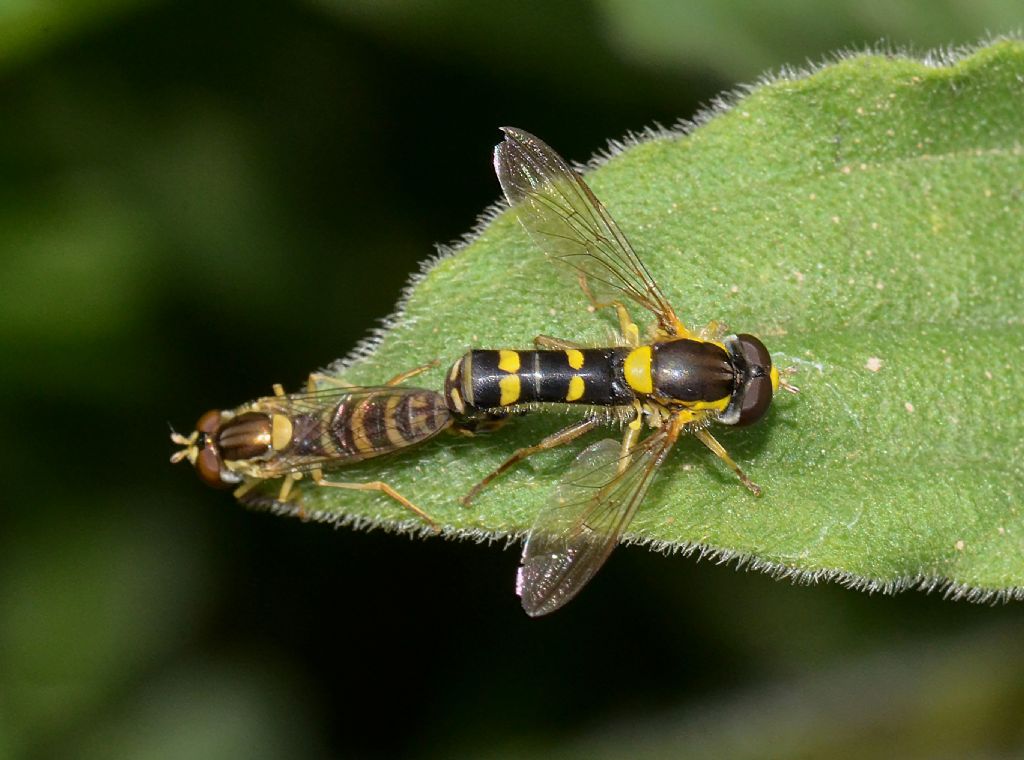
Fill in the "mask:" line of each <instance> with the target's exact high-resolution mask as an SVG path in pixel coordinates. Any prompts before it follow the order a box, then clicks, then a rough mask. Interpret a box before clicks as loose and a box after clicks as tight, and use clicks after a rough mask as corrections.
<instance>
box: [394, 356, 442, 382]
mask: <svg viewBox="0 0 1024 760" xmlns="http://www.w3.org/2000/svg"><path fill="white" fill-rule="evenodd" d="M440 363H441V360H440V359H434V360H433V361H432V362H428V363H426V364H421V365H420V366H419V367H413V368H412V369H410V370H408V371H406V372H401V373H399V374H397V375H395V376H394V377H393V378H391V379H390V380H388V381H387V382H386V383H384V385H400V384H402V383H404V382H405V381H406V380H408V379H409V378H410V377H416V375H419V374H422V373H423V372H426V371H427V370H428V369H433V368H434V367H436V366H437V365H438V364H440Z"/></svg>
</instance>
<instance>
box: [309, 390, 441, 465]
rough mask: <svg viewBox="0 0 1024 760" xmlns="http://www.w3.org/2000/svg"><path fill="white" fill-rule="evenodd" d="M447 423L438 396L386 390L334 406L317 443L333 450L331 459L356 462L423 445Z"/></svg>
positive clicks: (419, 392)
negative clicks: (418, 444) (422, 443)
mask: <svg viewBox="0 0 1024 760" xmlns="http://www.w3.org/2000/svg"><path fill="white" fill-rule="evenodd" d="M450 421H451V415H450V414H449V413H448V409H447V407H446V406H445V404H444V399H443V398H442V397H441V395H440V394H438V393H434V392H433V391H426V390H419V389H408V390H406V389H400V388H395V389H393V390H392V389H388V390H386V391H380V392H377V393H374V394H371V395H367V396H362V397H359V396H353V397H351V398H348V399H346V400H344V401H342V402H341V403H340V404H338V406H337V407H336V408H335V409H334V411H333V412H332V413H331V414H330V415H329V419H328V420H325V422H326V425H325V427H324V432H323V433H322V434H321V436H320V442H321V444H322V445H325V446H327V447H329V448H333V452H332V453H333V456H335V457H338V458H339V459H343V460H347V461H358V460H361V459H369V458H370V457H376V456H381V455H383V454H389V453H391V452H392V451H397V450H398V449H403V448H405V447H407V446H412V445H414V444H417V443H420V442H421V441H425V440H427V439H428V438H431V437H433V436H434V435H436V434H437V433H439V432H440V431H442V430H444V429H445V428H446V427H448V425H449V423H450ZM296 444H298V440H296Z"/></svg>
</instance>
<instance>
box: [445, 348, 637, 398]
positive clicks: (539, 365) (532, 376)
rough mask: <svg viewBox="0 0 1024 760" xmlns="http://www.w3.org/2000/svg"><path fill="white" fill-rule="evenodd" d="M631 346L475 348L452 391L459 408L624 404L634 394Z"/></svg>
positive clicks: (454, 377) (454, 376)
mask: <svg viewBox="0 0 1024 760" xmlns="http://www.w3.org/2000/svg"><path fill="white" fill-rule="evenodd" d="M628 353H629V349H626V348H581V349H567V350H564V351H556V350H550V351H510V350H498V351H487V350H478V351H470V352H469V353H468V354H466V355H465V356H464V357H463V358H462V359H460V360H459V362H457V363H456V365H455V366H454V367H453V368H452V372H451V373H450V374H449V382H448V387H447V388H446V393H447V395H448V399H449V405H450V406H453V404H454V406H453V408H454V409H455V410H456V411H459V409H458V405H457V402H459V401H461V402H462V405H463V407H464V410H473V409H477V410H480V409H499V408H501V407H507V406H514V405H517V404H534V403H558V404H586V405H592V406H622V405H627V404H631V403H632V402H633V399H634V394H633V392H632V391H631V390H630V389H629V386H628V385H627V384H626V382H625V380H624V378H623V370H622V367H623V363H624V362H625V359H626V356H627V355H628Z"/></svg>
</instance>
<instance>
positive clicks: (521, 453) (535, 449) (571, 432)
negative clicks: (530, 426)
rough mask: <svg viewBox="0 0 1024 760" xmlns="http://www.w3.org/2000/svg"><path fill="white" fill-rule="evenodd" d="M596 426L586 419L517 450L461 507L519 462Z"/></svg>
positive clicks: (475, 487) (478, 485)
mask: <svg viewBox="0 0 1024 760" xmlns="http://www.w3.org/2000/svg"><path fill="white" fill-rule="evenodd" d="M597 424H598V420H596V419H594V418H592V417H591V418H587V419H585V420H580V421H579V422H575V423H573V424H572V425H570V426H569V427H567V428H563V429H562V430H559V431H558V432H557V433H552V434H551V435H549V436H548V437H546V438H544V439H543V440H542V441H540V443H537V444H534V445H533V446H527V447H526V448H522V449H519V450H518V451H516V452H515V453H514V454H512V456H510V457H509V458H508V459H506V460H505V461H504V462H502V463H501V464H500V465H499V466H498V468H497V469H496V470H494V471H493V472H491V473H490V474H489V475H488V476H487V477H485V478H484V479H483V480H481V481H480V482H479V483H477V484H476V485H475V486H473V487H472V488H471V489H470V491H469V493H467V494H466V495H465V496H463V497H462V505H463V506H465V507H468V506H469V504H470V502H471V501H473V499H475V498H476V496H477V494H479V493H480V492H481V491H482V490H483V489H484V488H486V487H487V485H488V484H489V483H490V482H491V481H492V480H494V479H495V478H496V477H498V476H499V475H501V474H502V473H503V472H506V471H507V470H509V469H511V468H512V467H514V466H515V465H516V464H518V463H519V462H521V461H523V460H524V459H526V458H528V457H531V456H533V455H534V454H537V453H539V452H541V451H547V450H548V449H554V448H558V447H559V446H562V445H564V444H566V443H569V442H570V441H573V440H575V439H577V438H579V437H580V436H581V435H583V434H584V433H586V432H588V431H589V430H592V429H593V428H595V427H597Z"/></svg>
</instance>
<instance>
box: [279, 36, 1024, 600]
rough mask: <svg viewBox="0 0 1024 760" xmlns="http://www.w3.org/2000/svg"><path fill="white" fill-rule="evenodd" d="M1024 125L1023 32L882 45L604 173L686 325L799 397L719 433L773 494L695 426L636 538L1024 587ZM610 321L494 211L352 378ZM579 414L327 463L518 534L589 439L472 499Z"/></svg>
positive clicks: (329, 497) (365, 507)
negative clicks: (729, 462) (969, 44)
mask: <svg viewBox="0 0 1024 760" xmlns="http://www.w3.org/2000/svg"><path fill="white" fill-rule="evenodd" d="M521 126H524V127H526V128H529V125H521ZM498 137H499V135H498V132H497V130H496V131H495V139H496V140H497V138H498ZM409 139H410V140H414V139H415V134H412V133H410V135H409ZM1022 144H1024V44H1022V43H1021V42H1019V41H1001V42H997V43H994V44H992V45H990V46H988V47H986V48H983V49H980V50H978V51H976V52H975V53H973V54H971V55H970V56H968V57H965V58H963V59H961V60H957V61H953V62H950V61H946V62H943V63H941V64H940V63H937V62H935V61H931V62H921V61H916V60H909V59H906V58H900V57H884V56H877V55H864V56H857V57H852V58H849V59H847V60H843V61H841V62H839V63H836V64H834V65H830V66H827V67H825V68H822V69H821V70H819V71H817V72H815V73H813V74H810V75H806V76H803V77H800V78H797V79H792V80H781V81H775V82H771V83H768V84H764V85H761V86H758V87H756V88H754V89H752V90H751V91H750V92H749V93H748V94H746V95H744V96H743V97H741V98H739V99H737V100H736V101H735V102H734V103H733V104H732V106H731V107H730V108H728V109H723V110H720V111H719V112H716V113H714V114H712V115H710V116H709V117H708V118H706V119H704V120H703V123H702V124H701V125H700V126H699V127H697V128H695V129H693V130H692V131H690V132H689V133H688V134H682V133H671V134H669V133H664V134H661V133H659V134H656V135H649V136H644V137H643V138H642V139H641V140H640V141H636V142H635V144H634V141H631V144H630V146H629V147H627V148H625V149H623V150H616V151H614V152H615V153H616V155H615V156H614V157H612V158H610V159H608V160H607V161H603V162H601V165H600V166H599V167H597V168H595V169H593V171H590V172H588V174H587V179H588V182H589V183H590V184H591V186H592V187H593V189H594V191H595V192H596V193H597V195H598V197H600V198H601V199H602V200H604V202H605V203H606V205H607V206H608V208H609V210H610V211H611V213H612V214H613V215H614V216H615V217H616V219H617V220H618V222H619V224H620V226H621V227H622V229H623V231H624V232H625V233H626V234H627V235H628V236H629V237H630V238H631V240H632V242H633V244H634V246H635V247H636V249H637V251H638V252H639V254H640V255H641V257H642V258H644V260H645V262H646V263H647V265H648V267H649V269H650V270H651V272H652V273H653V275H654V276H655V278H656V279H657V280H658V281H659V282H660V283H661V285H662V287H663V288H664V289H665V291H666V293H667V294H668V296H669V298H670V299H671V300H672V302H673V303H674V304H676V305H677V310H678V311H679V313H680V315H681V316H682V317H683V318H684V320H687V321H688V322H689V323H690V324H692V325H702V324H704V323H706V322H708V321H710V320H712V319H715V320H722V321H724V322H725V323H727V324H728V325H729V326H730V327H731V328H733V329H735V330H737V331H743V332H752V333H755V334H758V335H760V336H761V337H762V338H763V339H764V340H765V342H766V343H767V345H768V347H769V348H770V349H771V350H772V352H773V354H774V355H775V357H776V361H777V362H778V363H779V364H780V365H782V366H785V365H792V366H794V367H795V368H797V370H798V375H797V376H796V378H795V380H794V382H796V383H797V384H799V385H800V386H801V389H802V392H801V393H800V395H799V396H796V397H793V396H789V395H788V394H781V396H780V397H779V398H778V399H777V402H776V404H775V405H774V406H773V409H772V410H771V412H770V413H769V414H768V415H767V417H766V418H765V420H763V421H762V422H761V423H759V424H758V425H757V426H755V427H753V428H750V429H744V430H726V429H723V428H721V427H719V428H716V434H717V435H719V437H720V440H721V441H722V442H723V444H724V445H725V446H726V448H727V449H728V450H729V451H730V452H731V453H732V455H733V456H734V458H735V459H736V460H737V461H738V462H739V464H740V465H741V466H742V467H743V468H744V469H746V471H747V472H748V474H749V475H750V476H751V477H752V478H753V479H754V480H755V481H756V482H758V483H759V484H760V485H761V486H762V487H763V488H764V492H765V493H764V496H763V497H762V498H760V499H758V498H754V497H753V496H752V495H751V494H750V493H748V492H747V490H746V489H745V488H743V487H742V486H741V485H740V484H739V483H738V482H737V481H736V479H735V478H734V477H733V476H732V475H731V474H730V473H729V472H728V471H727V470H725V469H724V468H723V467H722V466H721V464H720V463H719V462H718V461H717V460H715V458H714V457H712V456H711V455H709V453H708V452H707V451H705V450H703V449H702V447H701V446H700V445H699V444H698V443H697V442H696V441H693V440H689V439H687V440H684V441H681V442H680V444H679V445H678V446H677V447H676V450H675V451H674V452H673V453H672V455H671V456H670V457H669V458H668V460H667V461H666V462H665V464H664V465H663V466H662V472H661V474H660V476H659V479H658V481H657V482H656V483H655V484H654V486H653V487H652V488H651V490H650V492H649V493H648V494H647V497H646V500H645V502H644V504H643V505H642V506H641V508H640V510H639V513H638V514H637V517H636V519H635V520H634V522H633V524H632V526H631V527H630V533H629V534H628V536H627V540H628V541H632V542H640V543H645V544H649V545H651V546H653V547H655V548H658V549H664V550H683V551H693V550H696V551H699V552H700V553H702V554H703V553H712V554H713V555H715V556H717V557H720V558H737V559H739V560H740V561H744V560H745V561H748V562H749V564H750V566H752V567H755V568H758V569H764V570H767V571H769V572H772V573H774V574H778V575H781V576H788V577H792V578H795V579H799V580H812V579H821V578H837V579H840V580H841V582H843V583H846V584H848V585H850V586H856V587H858V588H865V589H871V590H876V589H882V590H895V589H899V588H903V587H906V586H923V587H926V588H941V589H945V590H946V591H947V593H950V594H952V595H954V596H966V597H969V598H973V599H983V598H991V597H993V596H994V595H997V596H1000V597H1005V596H1009V595H1013V596H1019V595H1020V593H1021V590H1020V587H1021V586H1022V585H1024V519H1022V516H1021V496H1022V494H1024V469H1022V465H1021V462H1022V461H1024V435H1022V434H1021V432H1022V422H1021V419H1022V407H1024V403H1022V401H1021V399H1022V397H1024V380H1022V373H1021V372H1020V370H1019V368H1020V367H1021V366H1024V329H1022V326H1021V324H1022V302H1021V294H1022V293H1024V282H1022V280H1024V274H1022V269H1021V264H1020V246H1021V245H1022V243H1021V241H1024V147H1022ZM555 147H556V148H557V146H555ZM466 160H467V163H468V162H472V161H488V160H490V157H489V156H477V157H473V156H467V158H466ZM339 297H344V295H343V294H339ZM634 316H635V317H637V318H643V319H644V320H646V319H647V315H642V314H635V315H634ZM613 327H614V319H613V315H611V314H605V313H598V314H593V313H589V312H588V311H587V310H586V309H585V308H584V301H583V298H582V297H581V294H580V292H579V290H578V289H577V288H575V287H574V286H572V285H571V284H569V283H568V282H567V281H566V280H565V279H564V278H562V277H559V276H555V272H554V270H553V268H552V267H551V265H550V264H549V263H547V261H546V260H545V258H544V257H543V256H542V255H541V253H540V252H539V251H538V250H536V249H535V248H534V247H533V246H532V244H531V243H530V241H529V240H528V238H527V236H526V234H525V233H524V232H523V230H522V229H521V228H520V227H519V226H518V225H517V224H516V222H515V219H514V218H513V216H512V214H510V213H501V214H498V215H497V216H496V217H495V218H494V219H493V221H490V222H489V223H487V224H486V225H484V226H483V227H482V228H481V229H480V230H479V234H476V235H475V237H474V239H473V240H472V242H470V243H468V244H467V245H465V246H462V247H461V249H460V250H458V252H456V253H454V254H453V255H449V256H444V257H442V258H440V259H439V260H438V261H436V262H435V263H434V264H432V265H431V266H430V267H429V271H428V272H427V273H426V274H425V276H423V277H422V278H421V279H420V280H419V281H418V282H417V283H416V284H415V286H414V287H413V288H411V290H410V292H409V295H408V299H407V301H406V303H405V305H404V308H403V311H402V314H401V315H400V316H399V317H397V318H396V319H395V321H394V323H393V324H392V325H391V326H390V327H389V328H388V329H387V330H386V331H385V333H384V335H383V337H382V340H381V341H380V343H379V345H377V346H376V347H375V348H373V349H372V350H370V351H368V352H366V355H363V356H361V357H359V358H358V359H356V360H355V361H354V362H352V363H351V365H350V366H349V367H347V368H346V369H344V370H343V371H342V372H341V374H342V375H343V377H344V378H345V379H346V380H347V381H349V382H353V383H361V384H374V383H378V384H379V383H381V382H383V381H384V380H385V379H386V378H388V377H390V376H392V375H394V374H396V373H397V372H399V371H401V370H403V369H407V368H409V367H411V366H415V365H418V364H422V363H424V362H427V361H429V360H431V359H434V358H440V359H442V360H443V361H442V366H441V367H439V368H438V369H437V370H433V371H431V372H429V373H427V374H424V375H422V376H421V377H419V378H417V379H416V380H415V381H413V382H412V384H415V385H421V386H423V387H427V388H437V389H440V387H441V386H442V383H443V377H444V371H445V369H446V368H447V366H448V365H449V364H450V362H452V361H454V360H455V359H456V358H457V357H458V356H459V355H460V354H461V353H462V352H463V351H465V350H466V349H468V348H470V347H471V346H472V347H481V348H487V347H490V348H498V347H529V346H530V345H531V342H532V338H533V336H534V335H536V334H538V333H546V334H550V335H556V336H559V337H565V338H570V339H574V340H577V341H581V342H588V343H593V344H601V343H604V342H607V341H608V340H609V336H610V335H611V333H612V329H613ZM568 419H571V418H567V417H566V416H565V415H564V414H562V413H561V412H558V413H546V414H545V413H537V414H533V415H530V416H528V417H523V418H517V419H513V420H511V421H510V422H509V423H508V424H507V425H506V426H505V427H504V428H503V429H502V430H500V431H498V432H496V433H494V434H492V435H489V436H480V437H477V438H475V439H469V438H459V437H454V436H451V437H449V436H442V437H440V438H438V439H435V440H433V441H431V442H429V443H426V444H424V445H422V446H420V447H418V448H415V449H412V450H410V451H408V452H407V453H403V454H402V455H401V456H396V457H392V458H388V459H385V460H378V461H374V462H368V463H364V464H362V465H358V466H353V467H350V468H347V469H345V470H343V471H341V472H334V473H332V479H336V480H340V479H345V480H351V481H356V482H360V481H370V480H378V479H379V480H383V481H385V482H387V483H389V484H391V485H392V486H394V487H395V488H397V489H398V490H399V491H400V492H402V493H403V494H404V495H406V496H407V497H408V498H410V499H411V500H412V501H414V502H415V503H417V504H418V505H419V506H420V507H422V508H424V509H425V510H427V511H428V512H429V513H431V514H432V515H433V516H434V517H435V518H436V519H437V520H438V521H439V522H440V523H441V524H442V525H443V526H444V529H445V531H446V532H447V533H450V534H452V535H459V536H470V537H501V536H509V535H513V534H519V533H521V532H522V531H524V530H526V529H527V528H528V527H529V526H530V524H531V522H532V520H533V518H534V516H535V515H536V514H537V512H538V510H540V509H541V508H542V507H543V505H544V504H545V503H546V502H547V500H548V499H549V498H550V497H551V495H552V493H553V492H554V487H555V483H556V482H557V480H558V478H559V476H560V475H561V473H563V472H564V471H565V469H566V468H567V467H568V466H569V464H570V462H571V461H572V459H573V457H574V456H575V454H576V453H577V452H578V451H580V450H581V449H582V448H583V446H584V445H585V443H587V442H590V441H592V440H594V439H593V438H591V439H588V441H586V442H583V443H580V444H579V445H573V446H568V447H565V448H564V449H561V450H557V451H553V452H549V453H545V454H544V455H541V456H538V457H535V458H534V459H532V460H530V461H529V462H528V463H525V464H523V465H521V466H519V467H518V468H516V469H515V470H514V471H513V472H511V473H510V474H509V475H508V476H507V477H504V478H502V479H501V480H499V481H498V482H497V483H496V484H495V485H494V486H493V487H492V488H490V489H489V490H486V491H485V492H484V493H483V494H482V495H481V496H480V498H479V500H478V501H477V502H476V503H475V504H474V506H473V507H472V508H471V509H466V508H463V507H461V506H459V504H458V499H459V497H460V496H462V495H463V494H464V493H465V492H466V491H467V490H468V489H469V487H470V486H471V485H472V484H473V483H475V482H476V481H477V480H478V479H479V478H481V477H482V476H483V475H484V474H486V473H487V472H489V471H490V470H491V469H493V468H494V467H495V466H497V465H498V464H499V463H500V462H501V461H502V460H503V459H504V458H505V457H507V456H508V455H509V454H510V453H511V452H512V451H513V450H514V449H516V448H517V447H519V446H523V445H529V444H531V443H534V442H536V441H537V440H539V439H540V438H541V437H542V436H543V435H545V434H547V433H549V432H552V431H554V430H555V429H558V428H560V427H562V426H564V425H565V424H567V421H568ZM618 434H619V432H618V431H617V430H611V429H610V430H608V431H607V433H606V434H605V435H606V436H608V437H613V438H614V437H616V436H618ZM300 485H301V487H302V497H303V500H304V508H305V513H306V514H307V515H308V516H309V517H311V518H313V519H318V520H328V521H335V522H344V523H357V524H364V525H378V524H380V525H385V526H389V527H392V528H396V527H405V528H409V527H411V526H417V527H419V526H421V525H422V524H420V523H417V522H415V521H413V520H410V519H409V515H408V513H405V512H403V510H401V508H400V507H397V506H396V505H394V504H393V503H392V502H391V501H390V500H388V499H386V498H384V497H383V496H380V495H379V494H363V493H354V492H347V491H346V492H336V491H334V490H333V489H321V488H316V487H314V486H311V485H310V484H309V483H308V482H306V483H302V484H300ZM270 488H271V486H269V485H268V487H267V489H266V490H267V491H268V492H270Z"/></svg>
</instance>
